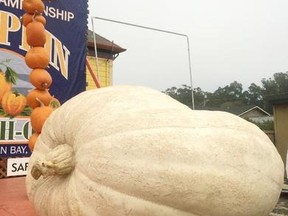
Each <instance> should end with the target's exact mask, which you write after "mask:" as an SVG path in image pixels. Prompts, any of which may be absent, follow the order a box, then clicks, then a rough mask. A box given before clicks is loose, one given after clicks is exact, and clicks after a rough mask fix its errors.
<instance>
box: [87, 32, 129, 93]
mask: <svg viewBox="0 0 288 216" xmlns="http://www.w3.org/2000/svg"><path fill="white" fill-rule="evenodd" d="M87 37H88V40H87V48H88V53H87V67H86V90H89V89H94V88H97V87H98V86H97V82H99V85H100V87H105V86H110V85H112V84H113V61H114V60H115V59H116V58H117V56H118V55H119V53H121V52H124V51H126V49H124V48H122V47H120V46H118V45H117V44H114V43H113V42H111V41H109V40H107V39H106V38H104V37H101V36H100V35H98V34H96V33H95V37H96V48H97V49H96V50H97V52H96V55H95V46H94V37H93V32H92V31H90V30H88V36H87Z"/></svg>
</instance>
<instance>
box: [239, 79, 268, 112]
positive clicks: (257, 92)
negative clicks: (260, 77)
mask: <svg viewBox="0 0 288 216" xmlns="http://www.w3.org/2000/svg"><path fill="white" fill-rule="evenodd" d="M243 97H244V101H245V104H247V105H256V106H259V107H261V108H263V105H264V103H263V95H262V88H261V87H260V86H258V85H256V84H255V83H252V84H251V85H250V86H249V87H248V90H247V91H244V92H243Z"/></svg>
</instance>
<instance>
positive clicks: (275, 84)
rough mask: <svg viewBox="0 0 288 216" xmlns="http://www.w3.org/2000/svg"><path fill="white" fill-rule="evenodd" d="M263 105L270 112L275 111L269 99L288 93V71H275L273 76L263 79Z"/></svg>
mask: <svg viewBox="0 0 288 216" xmlns="http://www.w3.org/2000/svg"><path fill="white" fill-rule="evenodd" d="M261 82H262V86H263V87H262V96H263V103H264V104H263V106H264V109H265V110H267V111H268V112H270V113H272V112H273V107H272V104H271V103H270V102H269V100H270V99H271V98H273V97H275V96H278V95H281V94H288V72H285V73H281V72H280V73H275V74H274V75H273V78H269V79H262V80H261Z"/></svg>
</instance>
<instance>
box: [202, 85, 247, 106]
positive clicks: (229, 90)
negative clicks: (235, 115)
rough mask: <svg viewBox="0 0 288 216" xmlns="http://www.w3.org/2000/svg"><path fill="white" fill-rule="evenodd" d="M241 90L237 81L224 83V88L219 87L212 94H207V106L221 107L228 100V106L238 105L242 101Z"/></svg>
mask: <svg viewBox="0 0 288 216" xmlns="http://www.w3.org/2000/svg"><path fill="white" fill-rule="evenodd" d="M242 91H243V87H242V84H241V83H238V82H237V81H234V82H232V83H230V84H229V85H226V86H225V87H224V88H221V87H219V88H218V89H217V90H216V91H215V92H214V93H213V94H209V97H208V101H207V106H210V107H221V105H223V104H225V103H228V102H229V106H231V105H232V106H234V105H235V106H236V105H237V106H239V104H242V103H243V102H244V97H243V94H242Z"/></svg>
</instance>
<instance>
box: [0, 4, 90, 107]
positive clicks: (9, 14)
mask: <svg viewBox="0 0 288 216" xmlns="http://www.w3.org/2000/svg"><path fill="white" fill-rule="evenodd" d="M44 3H45V11H44V13H43V16H44V17H45V18H46V20H47V24H46V26H45V28H46V35H47V37H46V39H47V40H46V44H45V48H46V49H47V51H48V52H49V53H50V64H49V66H48V68H47V70H48V72H49V73H50V74H51V76H52V78H53V83H52V85H51V87H50V89H49V91H50V93H51V95H54V96H55V97H56V98H57V99H59V100H60V102H62V103H63V102H65V101H66V100H68V99H70V98H71V97H73V96H75V95H77V94H78V93H80V92H82V91H84V90H85V85H86V79H85V69H86V35H87V19H88V3H87V0H69V1H60V0H57V1H52V2H48V1H44ZM23 13H24V11H23V10H22V0H9V1H8V0H4V1H0V94H1V91H4V90H3V89H1V79H3V76H2V77H1V73H2V74H3V73H5V71H7V68H10V69H12V70H13V71H15V72H16V73H17V74H18V77H19V78H18V80H17V81H16V84H15V85H14V88H16V89H17V90H18V91H19V92H20V93H22V94H24V95H27V93H28V92H29V90H31V89H33V88H34V87H33V86H32V85H31V84H30V83H29V81H28V76H29V73H30V72H31V69H30V68H28V67H27V66H26V64H25V61H24V56H25V54H26V52H27V50H29V49H30V47H29V45H28V44H27V43H26V38H25V27H23V26H22V24H21V21H20V17H21V16H22V15H23ZM3 86H4V85H2V88H3Z"/></svg>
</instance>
